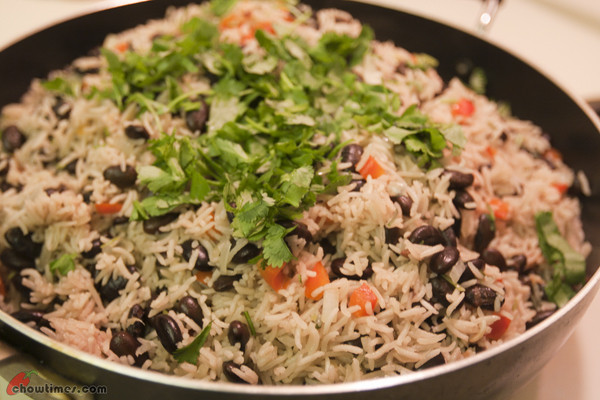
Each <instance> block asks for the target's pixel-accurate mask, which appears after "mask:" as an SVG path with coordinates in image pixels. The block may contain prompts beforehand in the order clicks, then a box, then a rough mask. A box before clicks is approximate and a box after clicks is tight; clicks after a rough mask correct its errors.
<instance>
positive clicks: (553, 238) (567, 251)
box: [535, 211, 585, 307]
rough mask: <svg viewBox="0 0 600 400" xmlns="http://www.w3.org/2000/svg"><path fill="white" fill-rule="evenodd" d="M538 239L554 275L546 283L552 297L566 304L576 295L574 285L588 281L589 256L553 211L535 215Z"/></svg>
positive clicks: (558, 303) (556, 301)
mask: <svg viewBox="0 0 600 400" xmlns="http://www.w3.org/2000/svg"><path fill="white" fill-rule="evenodd" d="M535 224H536V229H537V234H538V241H539V245H540V249H541V250H542V254H543V255H544V258H545V259H546V262H548V264H549V265H550V267H551V270H550V273H551V278H550V279H549V282H548V284H547V285H546V287H545V292H546V295H547V296H548V299H549V300H550V301H552V302H554V303H555V304H556V305H557V306H559V307H562V306H563V305H565V303H567V301H568V300H569V299H570V298H572V297H573V296H574V295H575V290H573V285H578V284H581V283H584V282H585V257H583V255H581V254H579V253H577V252H576V251H575V250H573V248H572V247H571V246H570V245H569V243H568V242H567V241H566V239H565V238H564V237H563V236H562V235H561V234H560V231H559V230H558V226H557V225H556V222H555V221H554V218H553V215H552V212H550V211H544V212H539V213H537V214H536V215H535Z"/></svg>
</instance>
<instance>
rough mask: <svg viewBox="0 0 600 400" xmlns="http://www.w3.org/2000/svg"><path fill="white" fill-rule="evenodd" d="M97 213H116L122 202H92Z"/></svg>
mask: <svg viewBox="0 0 600 400" xmlns="http://www.w3.org/2000/svg"><path fill="white" fill-rule="evenodd" d="M94 207H95V208H96V212H97V213H98V214H116V213H118V212H119V211H121V208H122V207H123V204H121V203H96V204H94Z"/></svg>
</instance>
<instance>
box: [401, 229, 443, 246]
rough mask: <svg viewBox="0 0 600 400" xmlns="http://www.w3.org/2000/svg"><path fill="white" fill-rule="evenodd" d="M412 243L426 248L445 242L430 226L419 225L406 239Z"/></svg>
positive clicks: (437, 230) (437, 231)
mask: <svg viewBox="0 0 600 400" xmlns="http://www.w3.org/2000/svg"><path fill="white" fill-rule="evenodd" d="M408 240H410V241H411V242H412V243H416V244H424V245H427V246H435V245H436V244H443V243H444V242H445V240H444V235H442V232H440V230H439V229H437V228H435V227H433V226H431V225H421V226H419V227H418V228H417V229H415V230H414V231H412V233H411V234H410V236H409V237H408Z"/></svg>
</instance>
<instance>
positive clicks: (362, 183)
mask: <svg viewBox="0 0 600 400" xmlns="http://www.w3.org/2000/svg"><path fill="white" fill-rule="evenodd" d="M365 183H367V181H366V180H364V179H352V180H351V181H350V184H351V185H352V184H354V189H352V191H353V192H360V190H361V189H362V187H363V186H365Z"/></svg>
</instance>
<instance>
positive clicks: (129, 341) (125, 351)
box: [110, 331, 140, 357]
mask: <svg viewBox="0 0 600 400" xmlns="http://www.w3.org/2000/svg"><path fill="white" fill-rule="evenodd" d="M138 347H140V342H139V341H138V340H137V339H136V338H135V336H133V335H131V334H130V333H129V332H125V331H119V332H115V333H114V334H113V336H112V338H111V339H110V349H111V351H112V352H113V353H115V354H116V355H117V356H119V357H122V356H132V357H135V351H136V350H137V348H138Z"/></svg>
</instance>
